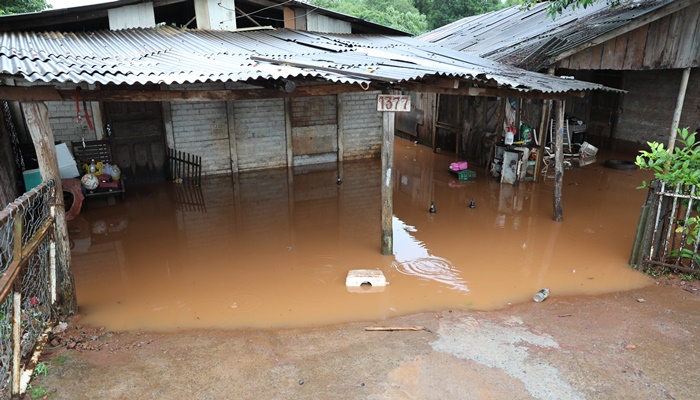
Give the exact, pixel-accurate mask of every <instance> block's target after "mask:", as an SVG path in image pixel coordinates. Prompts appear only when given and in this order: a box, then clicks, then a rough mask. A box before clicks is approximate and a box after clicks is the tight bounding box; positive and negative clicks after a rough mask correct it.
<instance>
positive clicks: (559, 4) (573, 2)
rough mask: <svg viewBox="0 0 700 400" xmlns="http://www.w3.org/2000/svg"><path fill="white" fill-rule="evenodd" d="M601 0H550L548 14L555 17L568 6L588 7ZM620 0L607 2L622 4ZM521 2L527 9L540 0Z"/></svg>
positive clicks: (573, 7)
mask: <svg viewBox="0 0 700 400" xmlns="http://www.w3.org/2000/svg"><path fill="white" fill-rule="evenodd" d="M600 1H603V0H550V1H549V5H548V6H547V15H548V16H550V17H552V19H554V18H556V16H557V15H560V14H561V13H563V12H564V10H565V9H567V8H571V9H572V10H575V9H577V8H579V7H583V8H586V7H588V6H590V5H592V4H593V3H598V2H600ZM620 1H622V0H605V2H607V3H608V5H609V6H610V7H615V6H618V5H620ZM521 2H522V4H523V7H524V8H525V9H530V8H531V7H533V6H535V5H537V3H539V2H540V1H538V0H522V1H521Z"/></svg>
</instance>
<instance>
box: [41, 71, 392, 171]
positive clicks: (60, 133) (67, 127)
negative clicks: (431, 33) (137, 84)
mask: <svg viewBox="0 0 700 400" xmlns="http://www.w3.org/2000/svg"><path fill="white" fill-rule="evenodd" d="M59 87H60V88H62V89H69V87H68V86H66V85H61V86H59ZM224 87H225V86H224V84H222V83H211V84H205V85H202V84H197V85H192V84H182V85H171V86H170V87H169V89H172V90H183V89H192V88H194V89H197V90H207V89H209V90H218V89H223V88H224ZM377 94H378V92H362V93H348V94H341V95H339V96H338V99H339V100H341V101H343V120H344V131H343V132H342V136H343V145H344V155H345V160H353V159H359V158H366V157H378V156H379V154H380V150H381V132H382V115H381V113H379V112H377V111H376V95H377ZM328 98H330V99H332V100H333V101H327V100H328ZM335 99H336V98H335V96H323V97H320V98H297V99H294V100H293V102H292V109H293V112H294V115H297V113H299V114H304V115H303V120H304V126H314V127H316V128H314V132H317V131H319V132H322V133H323V136H324V137H319V138H314V140H315V141H318V142H319V143H322V142H323V143H325V145H324V146H322V147H323V148H324V149H323V150H324V151H320V150H321V149H320V148H319V149H311V151H306V150H308V149H306V150H305V149H295V152H294V155H295V160H296V161H295V163H296V164H299V165H302V164H307V163H319V162H333V161H335V160H336V155H335V154H331V153H334V152H336V151H337V147H338V144H337V136H336V131H337V122H338V121H337V116H334V115H331V114H333V113H334V112H335V109H336V107H335V106H333V107H331V106H329V104H331V103H332V104H333V105H335ZM319 101H322V102H323V104H326V106H324V107H321V108H318V107H316V106H314V104H316V103H318V102H319ZM47 106H48V109H49V119H50V123H51V126H52V129H53V131H54V136H55V138H56V140H57V141H59V140H60V141H65V142H71V141H80V140H81V139H82V138H83V136H85V139H86V140H95V139H96V137H95V132H94V131H89V129H88V128H87V123H86V121H85V118H83V119H82V121H81V123H82V126H83V127H84V128H81V126H79V125H78V123H77V119H76V110H75V102H72V101H66V102H47ZM88 106H89V105H88ZM304 109H306V110H311V112H308V111H307V112H303V113H302V112H301V110H304ZM81 110H82V103H81ZM314 110H321V111H323V110H325V111H327V112H314ZM233 113H234V115H233V117H234V121H235V122H234V127H233V130H234V132H235V140H236V143H235V145H236V146H235V147H236V148H237V154H236V156H237V158H238V166H239V170H240V171H246V170H258V169H267V168H278V167H284V166H286V163H287V155H286V154H287V153H286V152H287V138H286V127H285V114H284V100H282V99H265V100H246V101H234V102H233ZM171 115H172V128H173V140H174V146H175V149H176V150H181V151H185V152H188V153H192V154H194V155H198V156H201V157H202V172H203V174H205V175H215V174H229V173H230V172H231V142H230V141H231V140H233V138H229V131H230V129H229V126H228V118H227V110H226V102H172V103H171ZM91 117H92V115H91ZM304 129H308V128H304ZM304 129H301V131H303V130H304ZM297 130H299V128H297ZM301 131H299V132H297V133H298V134H299V133H302V136H309V135H308V134H304V133H303V132H301ZM317 133H318V132H317ZM325 136H328V137H325ZM326 142H328V143H326ZM326 150H329V151H330V153H329V152H327V151H326ZM306 153H308V154H306Z"/></svg>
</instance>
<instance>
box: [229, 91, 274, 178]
mask: <svg viewBox="0 0 700 400" xmlns="http://www.w3.org/2000/svg"><path fill="white" fill-rule="evenodd" d="M284 115H285V114H284V100H282V99H265V100H246V101H235V102H234V103H233V118H234V121H235V123H234V125H235V126H234V130H235V135H236V149H237V154H238V169H239V170H240V171H245V170H256V169H266V168H276V167H284V166H286V165H287V135H286V129H285V116H284Z"/></svg>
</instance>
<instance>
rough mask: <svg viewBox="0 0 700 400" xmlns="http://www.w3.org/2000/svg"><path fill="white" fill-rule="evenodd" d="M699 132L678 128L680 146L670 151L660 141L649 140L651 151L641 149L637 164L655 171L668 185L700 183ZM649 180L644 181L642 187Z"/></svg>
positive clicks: (659, 178)
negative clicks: (697, 138)
mask: <svg viewBox="0 0 700 400" xmlns="http://www.w3.org/2000/svg"><path fill="white" fill-rule="evenodd" d="M696 135H697V132H690V131H689V130H688V128H683V129H677V139H676V140H677V141H678V143H679V145H678V146H676V148H675V149H674V150H673V152H672V153H671V152H669V151H668V149H666V148H665V147H664V145H663V143H659V142H647V144H648V145H649V149H650V150H651V151H644V150H642V151H640V153H641V154H640V155H638V156H637V160H636V162H635V164H637V166H638V167H639V168H641V169H647V170H652V171H654V177H656V179H658V180H660V181H662V182H665V183H666V184H667V185H677V184H679V183H680V184H683V185H698V184H700V142H697V141H696V138H695V136H696ZM646 186H647V182H646V181H643V182H642V186H641V187H642V188H644V187H646Z"/></svg>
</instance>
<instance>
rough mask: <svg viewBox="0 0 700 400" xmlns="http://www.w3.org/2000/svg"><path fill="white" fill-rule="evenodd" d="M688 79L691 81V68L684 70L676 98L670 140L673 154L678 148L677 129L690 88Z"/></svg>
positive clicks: (669, 148) (669, 150)
mask: <svg viewBox="0 0 700 400" xmlns="http://www.w3.org/2000/svg"><path fill="white" fill-rule="evenodd" d="M688 79H690V68H686V69H684V70H683V75H681V87H680V88H679V89H678V97H677V98H676V109H675V111H674V112H673V122H672V123H671V135H670V136H669V138H668V146H667V148H668V152H669V153H673V149H674V148H675V147H676V129H677V128H678V124H679V123H680V121H681V112H682V111H683V103H684V102H685V92H686V89H687V88H688Z"/></svg>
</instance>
